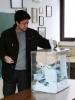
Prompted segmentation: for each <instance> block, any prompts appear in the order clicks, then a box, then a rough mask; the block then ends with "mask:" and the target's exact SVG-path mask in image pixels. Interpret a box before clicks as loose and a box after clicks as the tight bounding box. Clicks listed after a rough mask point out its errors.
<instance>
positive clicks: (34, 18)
mask: <svg viewBox="0 0 75 100" xmlns="http://www.w3.org/2000/svg"><path fill="white" fill-rule="evenodd" d="M31 14H32V23H37V8H32V9H31Z"/></svg>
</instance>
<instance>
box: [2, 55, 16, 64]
mask: <svg viewBox="0 0 75 100" xmlns="http://www.w3.org/2000/svg"><path fill="white" fill-rule="evenodd" d="M4 61H5V62H6V63H8V64H13V63H14V60H13V59H12V58H11V57H9V56H5V57H4Z"/></svg>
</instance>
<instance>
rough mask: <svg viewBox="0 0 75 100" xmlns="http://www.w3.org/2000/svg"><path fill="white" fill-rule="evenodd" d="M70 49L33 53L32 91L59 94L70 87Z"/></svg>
mask: <svg viewBox="0 0 75 100" xmlns="http://www.w3.org/2000/svg"><path fill="white" fill-rule="evenodd" d="M68 51H69V49H66V48H65V49H60V48H57V49H55V50H53V51H51V50H44V49H43V50H37V51H32V52H31V89H32V91H34V92H35V91H41V92H47V93H57V92H60V91H62V90H64V89H66V88H67V87H69V84H68V79H69V77H70V76H69V75H70V63H69V59H68V58H67V55H68Z"/></svg>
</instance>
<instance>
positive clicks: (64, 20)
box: [60, 0, 75, 41]
mask: <svg viewBox="0 0 75 100" xmlns="http://www.w3.org/2000/svg"><path fill="white" fill-rule="evenodd" d="M60 40H61V41H73V40H75V0H60Z"/></svg>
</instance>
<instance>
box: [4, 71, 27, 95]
mask: <svg viewBox="0 0 75 100" xmlns="http://www.w3.org/2000/svg"><path fill="white" fill-rule="evenodd" d="M16 85H17V88H18V91H22V90H25V89H26V88H27V72H26V71H25V70H21V71H19V70H15V73H14V78H13V80H12V81H5V80H3V94H4V97H5V96H8V95H11V94H15V90H16Z"/></svg>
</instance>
